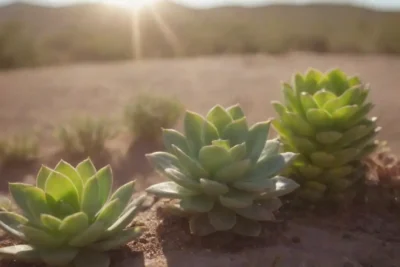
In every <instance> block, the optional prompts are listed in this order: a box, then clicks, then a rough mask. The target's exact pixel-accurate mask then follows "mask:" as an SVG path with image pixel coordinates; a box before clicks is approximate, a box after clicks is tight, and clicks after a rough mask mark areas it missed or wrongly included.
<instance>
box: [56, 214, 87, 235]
mask: <svg viewBox="0 0 400 267" xmlns="http://www.w3.org/2000/svg"><path fill="white" fill-rule="evenodd" d="M88 227H89V218H88V216H87V215H86V214H85V213H83V212H77V213H75V214H72V215H70V216H67V217H65V218H64V219H63V220H62V222H61V224H60V226H59V228H58V230H59V231H60V232H61V233H63V234H64V235H65V236H68V237H73V236H75V235H77V234H79V233H81V232H83V231H84V230H86V229H87V228H88Z"/></svg>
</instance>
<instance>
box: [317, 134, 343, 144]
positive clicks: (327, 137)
mask: <svg viewBox="0 0 400 267" xmlns="http://www.w3.org/2000/svg"><path fill="white" fill-rule="evenodd" d="M342 136H343V134H342V133H340V132H336V131H326V132H319V133H317V135H316V139H317V141H318V142H319V143H320V144H323V145H329V144H333V143H336V142H337V141H338V140H340V138H342Z"/></svg>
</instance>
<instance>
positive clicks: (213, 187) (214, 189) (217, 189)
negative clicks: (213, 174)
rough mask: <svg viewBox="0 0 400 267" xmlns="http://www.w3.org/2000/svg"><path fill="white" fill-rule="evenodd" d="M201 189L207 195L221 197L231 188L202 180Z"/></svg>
mask: <svg viewBox="0 0 400 267" xmlns="http://www.w3.org/2000/svg"><path fill="white" fill-rule="evenodd" d="M200 184H201V187H202V189H203V191H204V193H205V194H206V195H210V196H219V195H223V194H226V193H228V192H229V187H228V186H226V185H225V184H222V183H219V182H216V181H213V180H208V179H204V178H201V179H200Z"/></svg>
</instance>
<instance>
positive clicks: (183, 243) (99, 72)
mask: <svg viewBox="0 0 400 267" xmlns="http://www.w3.org/2000/svg"><path fill="white" fill-rule="evenodd" d="M309 67H314V68H317V69H320V70H323V71H326V70H329V69H331V68H336V67H339V68H342V69H343V70H344V71H346V72H347V73H349V74H355V75H360V77H361V78H362V79H363V80H364V81H365V82H368V83H370V85H371V100H372V101H374V103H376V107H375V109H374V110H373V112H372V114H371V115H372V116H378V117H379V121H380V125H381V126H382V127H383V130H382V132H381V134H380V139H381V140H387V141H389V144H390V146H391V148H392V150H393V151H394V152H395V153H398V152H400V138H396V137H397V134H398V133H400V126H399V124H398V123H397V122H398V120H397V114H399V111H400V105H399V101H398V94H399V93H398V91H397V89H398V87H400V80H399V77H398V76H397V75H398V73H399V71H398V70H400V58H396V57H389V56H378V55H373V56H361V55H360V56H358V55H317V54H305V53H294V54H287V55H280V56H264V55H263V56H261V55H259V56H247V57H241V56H235V57H234V56H229V57H228V56H226V57H216V58H196V59H179V60H154V61H143V62H136V63H132V62H120V63H108V64H82V65H76V66H62V67H48V68H40V69H34V70H30V69H26V70H17V71H9V72H3V73H0V127H1V131H0V137H4V136H8V135H11V134H13V133H17V132H20V131H32V130H38V133H39V137H40V144H41V155H42V159H41V162H40V163H47V164H50V165H53V166H54V164H55V163H56V162H57V161H58V160H59V159H60V158H61V157H62V155H60V154H58V150H59V145H58V144H57V141H56V140H55V139H54V137H53V132H54V129H55V127H57V126H58V125H61V124H62V123H64V122H68V120H69V119H70V118H71V117H73V116H74V115H80V114H89V115H93V116H97V117H105V118H111V119H113V120H115V121H116V122H117V123H118V122H121V115H122V112H123V108H124V107H125V105H126V104H128V103H129V102H130V101H131V100H132V99H134V97H135V96H136V95H137V94H138V93H139V92H142V91H149V92H154V93H158V94H163V95H170V96H176V97H178V98H179V99H180V100H181V101H182V102H183V103H184V104H185V105H186V107H187V108H188V109H190V110H193V111H196V112H200V113H203V114H204V113H205V112H207V110H208V109H210V108H211V107H212V106H213V105H215V104H217V103H218V104H222V105H231V104H235V103H240V104H241V105H242V107H243V108H244V109H245V111H246V113H247V116H248V118H249V120H250V121H252V122H255V121H260V120H266V119H268V118H270V117H273V116H275V114H274V111H273V109H272V107H271V105H270V101H272V100H281V99H282V96H281V92H280V83H281V82H282V81H289V80H290V79H291V75H292V74H293V73H294V72H297V71H300V72H304V71H306V70H307V68H309ZM116 127H120V125H119V126H116ZM178 127H179V128H180V127H181V125H178ZM130 140H131V137H130V136H129V134H127V133H123V132H122V133H121V134H120V135H119V136H118V137H117V138H116V139H115V140H112V141H110V142H109V144H108V148H109V150H110V152H111V153H110V155H105V156H102V157H100V159H99V161H97V163H98V165H100V166H101V165H104V164H107V163H111V164H112V166H113V168H114V174H115V179H117V182H118V183H117V184H121V183H123V182H126V181H128V180H131V179H137V188H138V190H143V189H144V188H146V187H147V186H148V185H150V184H152V183H154V182H157V181H160V180H161V179H162V178H160V177H158V176H157V175H155V174H154V173H153V172H152V170H151V168H150V166H148V164H147V162H146V160H145V158H144V153H148V152H151V151H154V150H158V149H161V148H160V147H159V146H158V145H155V144H152V143H146V142H142V141H137V142H134V143H133V144H132V145H129V143H130ZM39 166H40V165H39V163H37V164H33V165H32V166H27V167H26V168H21V167H14V168H7V169H4V168H3V169H2V170H0V177H1V181H0V190H3V191H4V190H6V188H7V182H8V181H16V180H23V179H25V180H26V179H28V180H29V177H31V176H32V175H34V174H35V173H36V172H37V170H38V168H39ZM158 208H159V204H156V205H155V206H153V207H152V208H151V209H150V210H148V211H146V212H145V213H143V214H142V215H141V216H140V217H139V218H138V220H139V222H141V223H145V224H146V225H147V226H148V228H149V231H148V232H147V233H146V234H145V235H144V237H143V238H142V239H140V240H139V241H137V242H135V243H132V244H130V245H129V248H130V249H128V250H124V251H121V252H118V253H116V254H115V257H114V258H115V262H116V264H115V266H117V267H125V266H126V267H127V266H144V265H145V266H154V267H155V266H173V267H186V266H193V267H197V266H199V267H200V266H206V265H207V266H223V267H224V266H233V267H242V266H243V267H253V266H254V267H256V266H260V267H261V266H266V267H270V266H271V267H272V266H273V267H297V266H298V267H300V266H301V267H314V266H315V267H317V266H324V267H350V266H357V267H359V266H363V267H366V266H368V267H372V266H374V267H395V266H400V255H398V253H397V254H396V251H399V249H400V241H399V239H398V238H397V237H399V236H400V234H399V233H400V230H399V229H398V228H399V227H398V221H399V220H398V217H397V216H396V215H390V214H385V215H382V216H381V217H377V216H375V215H374V216H372V215H371V216H370V215H369V213H366V212H361V211H360V212H357V213H355V212H354V211H353V212H347V213H345V214H340V215H336V214H335V215H331V216H326V215H325V217H323V218H319V217H318V218H315V216H314V217H313V216H311V215H307V214H302V215H301V216H295V217H294V218H292V219H290V220H288V221H287V222H286V223H285V224H284V225H283V226H282V225H281V224H274V225H266V231H265V236H264V237H263V238H262V239H261V240H260V239H238V238H237V237H234V236H231V235H229V234H226V235H225V234H222V235H216V236H212V237H208V238H200V239H199V238H194V237H191V236H190V235H188V233H187V231H188V230H187V226H186V223H185V222H181V221H179V220H176V219H174V218H169V217H168V218H166V219H162V218H165V217H160V216H159V215H157V214H158V212H157V209H158ZM396 222H397V224H396ZM131 250H133V251H136V252H137V253H134V254H132V253H131ZM274 261H276V262H277V265H276V266H274V265H273V262H274ZM3 265H4V263H3ZM3 265H1V264H0V266H3ZM4 266H7V267H8V266H11V265H9V263H7V265H4ZM12 266H14V265H12Z"/></svg>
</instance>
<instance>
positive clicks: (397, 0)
mask: <svg viewBox="0 0 400 267" xmlns="http://www.w3.org/2000/svg"><path fill="white" fill-rule="evenodd" d="M132 1H135V0H132ZM169 1H171V2H175V3H177V4H181V5H184V6H188V7H193V8H209V7H219V6H265V5H271V4H293V5H296V4H297V5H304V4H348V5H353V6H358V7H364V8H372V9H377V10H388V11H391V10H400V0H336V1H332V0H331V1H329V0H169ZM101 2H102V1H101V0H0V6H5V5H9V4H12V3H26V4H34V5H42V6H53V7H58V6H69V5H75V4H84V3H101Z"/></svg>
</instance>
